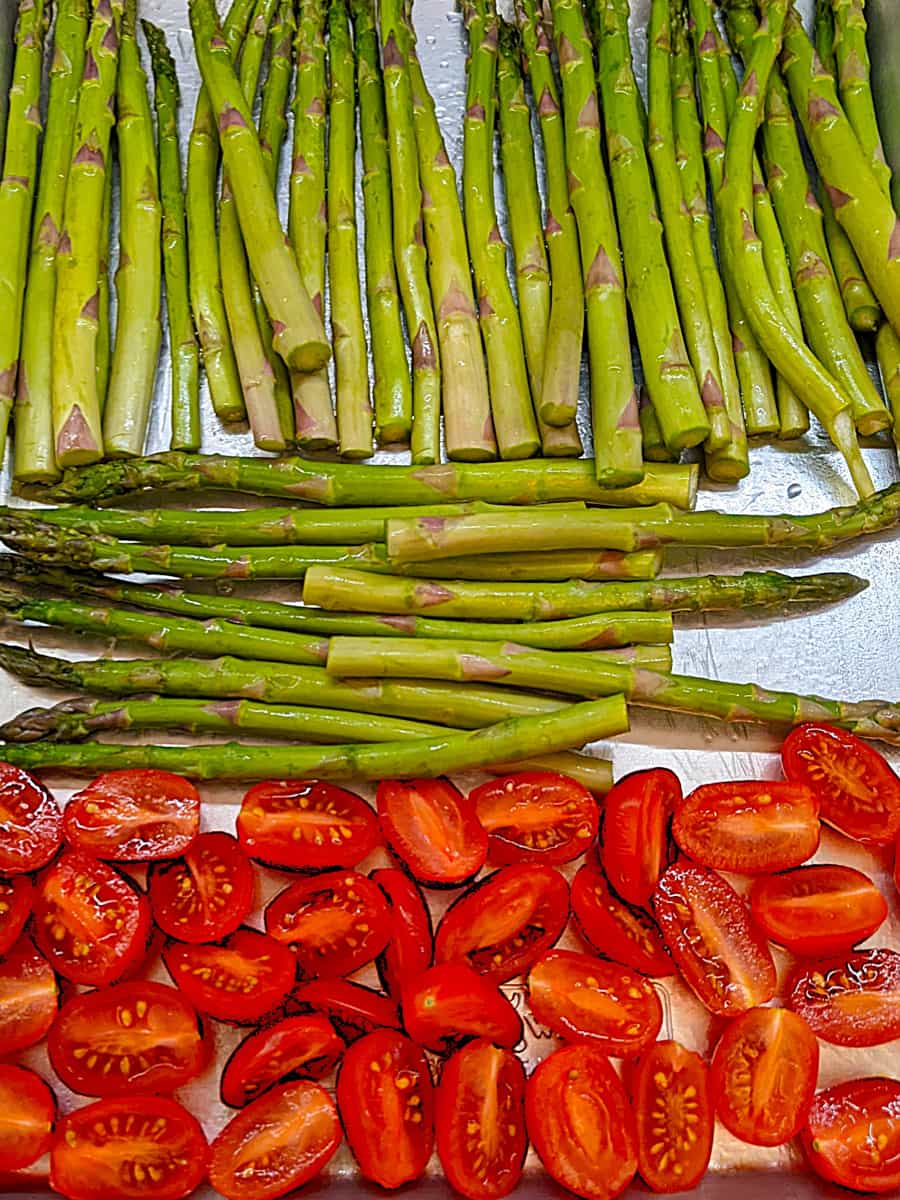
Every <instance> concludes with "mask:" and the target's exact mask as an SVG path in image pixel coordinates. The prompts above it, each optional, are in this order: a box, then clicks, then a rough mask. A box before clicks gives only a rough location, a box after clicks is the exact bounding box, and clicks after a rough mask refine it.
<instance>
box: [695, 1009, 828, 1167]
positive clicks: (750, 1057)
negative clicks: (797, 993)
mask: <svg viewBox="0 0 900 1200" xmlns="http://www.w3.org/2000/svg"><path fill="white" fill-rule="evenodd" d="M818 1072H819V1043H818V1042H817V1041H816V1038H815V1034H814V1033H813V1031H812V1030H811V1029H810V1027H809V1026H808V1025H807V1023H806V1022H805V1021H804V1020H803V1018H802V1017H798V1016H797V1014H796V1013H792V1012H789V1011H788V1010H787V1009H786V1008H751V1009H750V1011H749V1012H745V1013H741V1015H740V1016H739V1017H737V1018H736V1019H735V1020H734V1021H731V1022H729V1024H728V1025H726V1027H725V1032H724V1033H723V1034H722V1036H721V1038H720V1039H719V1044H718V1045H717V1046H716V1050H715V1053H714V1054H713V1059H712V1064H711V1066H710V1075H709V1082H710V1087H711V1088H712V1093H713V1097H714V1099H715V1105H716V1113H717V1114H718V1117H719V1120H720V1121H721V1122H722V1124H723V1125H724V1126H725V1128H726V1129H729V1130H730V1131H731V1132H732V1133H733V1134H734V1136H735V1137H738V1138H740V1139H741V1141H742V1142H749V1143H750V1144H751V1145H752V1146H781V1145H783V1143H784V1142H788V1141H790V1139H791V1138H792V1137H796V1135H797V1134H798V1133H799V1132H800V1130H801V1128H802V1127H803V1125H804V1124H805V1123H806V1115H807V1113H808V1112H809V1106H810V1104H811V1103H812V1098H813V1094H814V1092H815V1090H816V1078H817V1076H818Z"/></svg>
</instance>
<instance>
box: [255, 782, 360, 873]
mask: <svg viewBox="0 0 900 1200" xmlns="http://www.w3.org/2000/svg"><path fill="white" fill-rule="evenodd" d="M237 834H238V837H239V838H240V841H241V845H242V846H243V847H244V850H245V851H246V852H247V853H248V854H249V855H250V857H251V858H255V859H258V860H259V861H260V862H263V863H267V864H268V865H269V866H270V867H280V868H281V869H282V870H287V871H323V870H326V869H328V868H330V867H355V866H356V864H357V863H358V862H362V860H363V859H364V858H365V857H366V855H367V854H370V853H371V852H372V851H373V850H374V849H375V847H376V846H377V845H378V842H379V840H380V831H379V828H378V818H377V817H376V815H375V813H374V812H373V811H372V808H371V807H370V805H368V804H367V803H366V801H365V800H363V799H362V797H360V796H357V795H356V794H355V793H354V792H348V791H347V790H346V789H345V788H341V787H337V786H336V785H335V784H333V783H325V782H321V781H319V780H308V779H279V780H270V781H269V782H268V783H257V784H254V786H253V787H252V788H250V790H249V791H248V792H247V793H246V795H245V796H244V798H243V800H242V801H241V809H240V812H239V813H238V819H237ZM317 837H318V838H319V842H317V841H316V838H317Z"/></svg>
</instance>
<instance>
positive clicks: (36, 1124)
mask: <svg viewBox="0 0 900 1200" xmlns="http://www.w3.org/2000/svg"><path fill="white" fill-rule="evenodd" d="M55 1120H56V1098H55V1096H54V1095H53V1092H52V1091H51V1090H50V1088H49V1087H48V1086H47V1084H46V1083H45V1082H44V1081H43V1079H41V1077H40V1075H38V1074H37V1073H36V1072H34V1071H29V1070H28V1068H27V1067H14V1066H13V1065H12V1064H11V1063H0V1171H20V1170H21V1169H22V1168H23V1167H30V1166H31V1164H32V1163H33V1162H36V1161H37V1160H38V1159H39V1158H40V1157H41V1155H42V1154H46V1152H47V1151H48V1150H49V1149H50V1143H51V1142H52V1141H53V1122H54V1121H55Z"/></svg>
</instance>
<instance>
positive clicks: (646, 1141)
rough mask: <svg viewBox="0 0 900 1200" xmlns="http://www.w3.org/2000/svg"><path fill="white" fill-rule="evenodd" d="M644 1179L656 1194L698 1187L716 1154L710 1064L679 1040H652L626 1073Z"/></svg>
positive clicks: (638, 1155) (640, 1167)
mask: <svg viewBox="0 0 900 1200" xmlns="http://www.w3.org/2000/svg"><path fill="white" fill-rule="evenodd" d="M627 1088H628V1094H629V1095H630V1097H631V1104H632V1108H633V1109H634V1118H635V1122H636V1125H637V1158H638V1171H639V1172H640V1175H641V1178H642V1179H643V1180H644V1182H645V1183H646V1184H647V1186H648V1187H649V1188H651V1189H652V1190H653V1191H654V1192H685V1191H688V1190H689V1189H690V1188H693V1187H696V1186H697V1184H698V1183H699V1182H700V1180H701V1179H702V1178H703V1176H704V1175H705V1174H706V1168H707V1166H708V1164H709V1156H710V1154H711V1153H712V1143H713V1127H714V1118H713V1111H712V1103H711V1101H710V1097H709V1079H708V1073H707V1070H706V1063H705V1062H704V1061H703V1059H702V1058H701V1057H700V1055H699V1054H695V1053H694V1052H693V1050H685V1048H684V1046H681V1045H679V1044H678V1042H654V1043H653V1045H652V1046H650V1047H648V1048H647V1049H646V1050H645V1051H644V1053H643V1054H642V1055H641V1057H640V1058H639V1059H638V1060H637V1062H636V1063H635V1064H634V1066H633V1068H632V1069H631V1071H630V1072H629V1073H628V1077H627Z"/></svg>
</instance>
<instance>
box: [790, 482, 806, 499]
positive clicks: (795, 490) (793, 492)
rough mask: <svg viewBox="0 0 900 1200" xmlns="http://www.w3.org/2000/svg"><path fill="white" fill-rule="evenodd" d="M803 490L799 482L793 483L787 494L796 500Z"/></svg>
mask: <svg viewBox="0 0 900 1200" xmlns="http://www.w3.org/2000/svg"><path fill="white" fill-rule="evenodd" d="M802 491H803V488H802V487H801V486H800V484H799V483H792V484H791V485H790V487H789V488H788V490H787V494H788V495H789V496H790V498H791V499H792V500H795V499H796V498H797V497H798V496H799V495H800V493H801V492H802Z"/></svg>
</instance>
